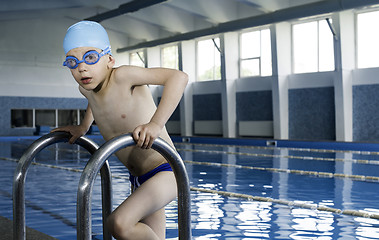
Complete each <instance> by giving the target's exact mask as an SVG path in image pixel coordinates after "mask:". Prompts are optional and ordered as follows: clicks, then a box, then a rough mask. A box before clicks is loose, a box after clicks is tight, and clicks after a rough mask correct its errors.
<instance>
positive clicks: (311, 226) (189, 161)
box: [0, 138, 379, 240]
mask: <svg viewBox="0 0 379 240" xmlns="http://www.w3.org/2000/svg"><path fill="white" fill-rule="evenodd" d="M178 139H179V142H176V147H177V149H178V151H179V153H180V155H181V156H182V158H183V160H184V161H185V164H186V168H187V171H188V175H189V178H190V183H191V187H192V190H193V191H191V205H192V206H191V212H192V213H191V214H192V235H193V238H194V239H199V240H202V239H230V240H231V239H379V228H378V227H379V220H378V219H376V217H377V215H378V214H379V201H377V199H378V197H379V191H378V190H379V171H378V170H379V151H376V150H375V149H373V150H372V149H369V150H366V149H365V150H364V151H357V150H353V151H352V150H336V149H327V150H325V149H312V148H304V147H302V148H296V147H294V146H290V147H275V146H243V145H240V143H238V144H235V143H229V145H225V144H219V145H216V144H209V143H208V142H207V143H206V144H204V143H201V144H199V143H197V142H196V141H193V140H192V139H181V138H178ZM94 140H95V141H96V142H98V143H99V144H101V143H102V140H101V139H100V138H95V139H94ZM188 141H189V142H188ZM213 142H214V143H219V142H220V140H218V139H217V138H215V139H214V141H213ZM246 142H248V141H244V143H246ZM31 143H32V140H28V139H22V140H17V141H15V140H7V141H0V163H1V166H2V167H1V170H0V181H1V182H2V183H3V184H1V186H0V215H2V216H4V217H7V218H10V219H11V218H12V199H11V198H12V197H11V196H12V180H13V174H14V169H15V167H16V164H17V162H16V161H17V160H18V159H19V158H20V156H21V155H22V154H23V152H24V151H25V149H26V148H27V147H28V146H29V145H30V144H31ZM269 143H270V144H271V142H269ZM270 144H268V145H270ZM273 145H274V144H273ZM330 145H332V143H331V144H330ZM358 148H359V147H358ZM89 157H90V155H89V154H88V153H87V152H86V150H84V149H82V148H80V147H78V146H76V145H74V146H72V145H69V144H64V143H60V144H54V145H52V146H50V147H48V148H46V149H45V150H43V151H42V152H41V153H40V154H39V155H38V156H37V157H36V160H35V162H34V164H33V165H32V166H31V167H30V169H29V172H28V175H27V178H26V188H25V191H26V192H25V197H26V225H27V226H29V227H32V228H35V229H37V230H39V231H41V232H44V233H46V234H49V235H51V236H53V237H56V238H58V239H75V238H76V227H75V224H76V191H77V184H78V182H79V178H80V174H81V173H80V170H81V169H83V168H84V165H85V163H86V161H87V160H88V159H89ZM109 162H110V166H111V170H112V175H113V179H112V181H113V202H114V205H115V206H117V205H118V204H120V203H121V202H122V201H123V200H124V199H125V198H126V197H127V196H128V195H129V193H130V192H129V182H128V173H127V172H126V171H125V168H124V167H123V166H122V165H121V164H120V163H119V162H118V160H117V159H116V158H115V157H113V156H112V157H111V158H110V159H109ZM78 170H79V171H78ZM92 204H93V205H92V213H93V216H92V220H93V223H92V231H93V239H102V222H101V199H100V178H97V180H96V182H95V186H94V190H93V199H92ZM166 214H167V238H168V239H175V238H176V237H177V212H176V203H175V202H173V203H171V204H170V205H169V206H168V207H167V210H166ZM354 215H356V216H354ZM370 217H371V218H370Z"/></svg>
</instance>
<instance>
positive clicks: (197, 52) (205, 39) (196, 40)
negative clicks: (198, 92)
mask: <svg viewBox="0 0 379 240" xmlns="http://www.w3.org/2000/svg"><path fill="white" fill-rule="evenodd" d="M215 39H219V44H220V46H217V47H216V45H215V42H214V40H215ZM207 40H211V41H213V43H214V47H215V48H216V51H218V52H219V57H220V78H219V79H207V80H199V61H198V59H199V42H201V41H207ZM195 48H196V49H195V51H196V53H195V55H196V56H195V65H196V67H195V68H196V82H209V81H221V80H222V71H221V67H222V59H221V58H222V56H221V54H222V53H221V51H222V49H221V36H220V35H214V36H207V37H203V38H198V39H195ZM215 67H217V66H216V65H213V69H215ZM213 75H214V76H215V75H217V74H216V72H214V74H213Z"/></svg>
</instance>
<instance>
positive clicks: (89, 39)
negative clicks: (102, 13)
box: [63, 21, 111, 54]
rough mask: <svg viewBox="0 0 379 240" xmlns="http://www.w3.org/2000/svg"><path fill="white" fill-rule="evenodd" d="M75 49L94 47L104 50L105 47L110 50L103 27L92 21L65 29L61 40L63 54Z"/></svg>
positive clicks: (82, 22) (81, 22)
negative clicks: (65, 31)
mask: <svg viewBox="0 0 379 240" xmlns="http://www.w3.org/2000/svg"><path fill="white" fill-rule="evenodd" d="M77 47H95V48H99V49H101V50H105V49H106V48H107V47H108V48H109V49H110V47H111V45H110V43H109V38H108V34H107V32H106V31H105V29H104V28H103V26H101V25H100V24H99V23H97V22H93V21H80V22H78V23H75V24H74V25H72V26H71V27H69V28H68V29H67V33H66V36H65V37H64V40H63V49H64V52H65V54H67V53H68V52H69V51H70V50H71V49H74V48H77ZM110 54H111V53H110Z"/></svg>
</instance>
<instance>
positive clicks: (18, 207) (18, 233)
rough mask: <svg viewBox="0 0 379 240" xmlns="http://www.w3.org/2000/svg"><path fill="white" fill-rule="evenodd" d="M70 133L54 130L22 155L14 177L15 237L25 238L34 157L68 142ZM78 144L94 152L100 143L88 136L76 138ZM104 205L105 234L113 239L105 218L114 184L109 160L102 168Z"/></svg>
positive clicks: (22, 239)
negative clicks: (27, 182)
mask: <svg viewBox="0 0 379 240" xmlns="http://www.w3.org/2000/svg"><path fill="white" fill-rule="evenodd" d="M70 137H71V136H70V134H69V133H66V132H53V133H49V134H47V135H44V136H42V137H41V138H39V139H37V140H36V141H34V142H33V143H32V144H31V145H30V146H29V148H28V149H27V150H26V151H25V152H24V154H23V155H22V156H21V158H20V160H19V162H18V165H17V168H16V170H15V173H14V177H13V239H14V240H25V239H26V231H25V178H26V174H27V172H28V169H29V167H30V164H31V162H32V160H33V159H34V157H35V156H36V155H37V154H38V153H39V152H40V151H42V150H43V149H44V148H46V147H48V146H50V145H52V144H55V143H59V142H68V140H69V139H70ZM75 143H76V144H78V145H80V146H82V147H83V148H85V149H87V150H88V152H90V153H91V154H94V153H95V152H96V150H97V149H98V148H99V147H98V145H97V144H96V143H95V142H93V141H92V140H89V139H88V138H86V137H81V138H79V139H77V140H76V142H75ZM100 175H101V190H102V207H103V234H104V239H111V235H110V234H109V233H108V232H107V230H106V229H105V227H104V226H105V224H104V222H105V220H106V218H107V217H108V216H109V215H110V213H111V212H112V199H111V196H112V194H111V193H112V184H111V172H110V168H109V165H108V162H107V161H104V164H102V168H101V170H100Z"/></svg>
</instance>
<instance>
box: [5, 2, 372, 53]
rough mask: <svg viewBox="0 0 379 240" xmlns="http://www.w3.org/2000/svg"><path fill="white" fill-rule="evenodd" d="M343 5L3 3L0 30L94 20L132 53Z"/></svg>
mask: <svg viewBox="0 0 379 240" xmlns="http://www.w3.org/2000/svg"><path fill="white" fill-rule="evenodd" d="M370 1H371V2H376V3H378V1H376V0H360V1H356V0H355V2H360V4H367V2H370ZM343 2H347V4H345V5H348V4H350V3H352V2H353V3H354V0H346V1H343V0H167V1H165V0H91V1H90V0H75V1H74V0H64V1H62V0H12V1H5V0H0V24H1V21H7V20H19V19H21V20H25V19H31V18H54V19H59V18H62V19H71V20H74V21H78V20H82V19H95V20H97V21H100V22H101V24H102V25H103V26H104V27H105V28H106V29H108V30H113V31H117V32H119V33H121V34H125V36H126V37H127V38H128V39H129V41H128V46H125V47H126V48H133V46H134V47H137V46H142V45H138V44H141V43H148V42H154V41H157V40H162V41H161V42H162V43H163V42H165V41H166V42H169V41H170V40H172V41H173V40H175V38H173V37H175V36H176V37H177V36H186V37H187V38H189V37H191V38H194V37H197V36H201V35H207V34H208V33H209V34H210V33H213V32H217V31H224V30H228V29H232V28H235V29H237V28H239V27H242V26H248V24H251V25H252V26H253V25H254V23H253V22H254V21H253V20H254V19H257V20H259V19H262V17H264V16H267V18H266V19H267V21H269V20H270V18H273V17H275V16H276V17H278V15H286V17H287V18H290V17H292V15H291V13H294V10H296V11H297V12H301V9H302V7H306V6H308V8H304V9H308V10H311V9H316V8H317V7H318V8H320V7H322V6H324V7H323V9H324V11H327V10H328V9H327V6H329V7H331V10H333V6H335V5H339V7H341V8H342V7H344V6H342V5H343ZM325 3H328V4H329V5H328V4H325ZM333 4H334V5H333ZM278 13H282V14H278ZM104 15H105V17H104ZM295 15H296V14H295ZM93 17H94V18H93ZM102 17H104V19H101V18H102ZM254 17H255V18H254ZM282 17H283V16H282ZM244 20H245V21H244ZM247 20H249V21H247ZM250 20H251V21H250ZM273 20H275V19H273ZM257 22H258V23H259V21H257ZM232 23H233V24H232ZM242 23H243V24H242ZM258 23H257V24H258ZM263 23H264V21H263ZM228 26H229V28H227V27H228ZM223 27H224V28H225V29H223ZM186 34H187V35H186ZM179 40H180V38H179ZM154 43H156V42H154Z"/></svg>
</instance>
